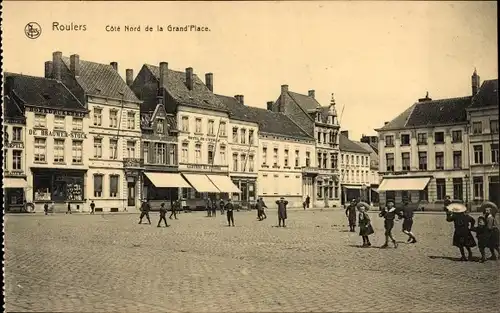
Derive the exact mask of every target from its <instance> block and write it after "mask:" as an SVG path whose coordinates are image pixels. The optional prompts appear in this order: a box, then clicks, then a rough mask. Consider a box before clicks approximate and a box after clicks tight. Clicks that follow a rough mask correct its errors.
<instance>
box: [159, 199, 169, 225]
mask: <svg viewBox="0 0 500 313" xmlns="http://www.w3.org/2000/svg"><path fill="white" fill-rule="evenodd" d="M166 216H167V207H166V206H165V203H162V204H161V205H160V220H159V221H158V226H156V227H161V226H160V224H161V221H164V222H165V227H168V224H167V218H166Z"/></svg>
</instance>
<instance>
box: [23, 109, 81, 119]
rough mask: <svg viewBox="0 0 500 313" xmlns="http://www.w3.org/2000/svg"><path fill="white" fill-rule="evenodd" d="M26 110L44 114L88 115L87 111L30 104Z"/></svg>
mask: <svg viewBox="0 0 500 313" xmlns="http://www.w3.org/2000/svg"><path fill="white" fill-rule="evenodd" d="M26 111H28V112H35V113H42V114H55V115H60V116H76V117H85V116H86V115H87V113H86V112H75V111H68V110H57V109H51V108H36V107H29V106H27V107H26Z"/></svg>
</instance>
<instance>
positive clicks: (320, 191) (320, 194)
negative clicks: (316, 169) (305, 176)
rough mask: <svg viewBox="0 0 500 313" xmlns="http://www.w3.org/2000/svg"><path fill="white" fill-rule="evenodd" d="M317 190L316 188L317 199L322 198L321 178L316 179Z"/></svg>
mask: <svg viewBox="0 0 500 313" xmlns="http://www.w3.org/2000/svg"><path fill="white" fill-rule="evenodd" d="M317 190H318V193H317V196H318V199H322V198H323V182H322V181H321V180H318V186H317Z"/></svg>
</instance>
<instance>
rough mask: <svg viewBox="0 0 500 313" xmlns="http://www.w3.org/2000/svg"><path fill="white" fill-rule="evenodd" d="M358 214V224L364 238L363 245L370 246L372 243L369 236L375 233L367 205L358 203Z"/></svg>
mask: <svg viewBox="0 0 500 313" xmlns="http://www.w3.org/2000/svg"><path fill="white" fill-rule="evenodd" d="M357 208H358V211H359V214H358V225H359V235H360V236H361V238H363V247H370V246H371V245H372V244H371V242H370V238H369V236H370V235H372V234H373V233H375V231H374V230H373V226H372V223H371V220H370V216H369V215H368V213H366V207H365V206H364V205H363V204H362V203H359V204H358V205H357Z"/></svg>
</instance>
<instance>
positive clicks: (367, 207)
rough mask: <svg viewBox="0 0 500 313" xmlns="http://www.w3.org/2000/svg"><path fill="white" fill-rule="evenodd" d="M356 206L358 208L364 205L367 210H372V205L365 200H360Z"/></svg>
mask: <svg viewBox="0 0 500 313" xmlns="http://www.w3.org/2000/svg"><path fill="white" fill-rule="evenodd" d="M356 207H357V208H358V209H359V208H361V207H364V208H365V210H366V211H368V210H370V208H371V206H370V205H369V204H368V203H366V202H363V201H360V202H358V204H356Z"/></svg>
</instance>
